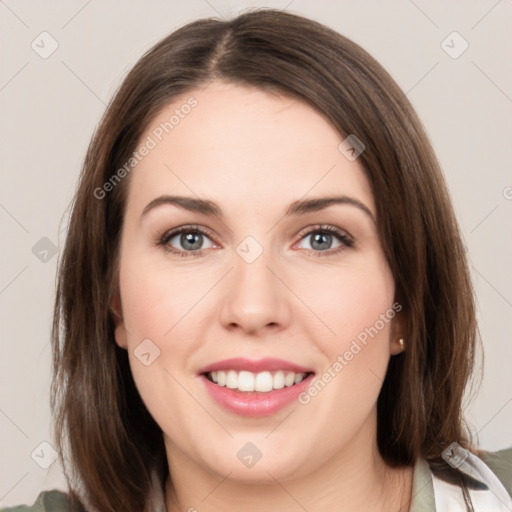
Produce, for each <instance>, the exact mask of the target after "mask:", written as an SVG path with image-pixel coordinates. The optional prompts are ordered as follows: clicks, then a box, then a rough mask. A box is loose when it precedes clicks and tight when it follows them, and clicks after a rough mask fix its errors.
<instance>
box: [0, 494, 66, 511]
mask: <svg viewBox="0 0 512 512" xmlns="http://www.w3.org/2000/svg"><path fill="white" fill-rule="evenodd" d="M68 510H69V497H68V495H67V494H66V493H64V492H62V491H57V490H52V491H43V492H41V493H40V494H39V496H38V497H37V499H36V501H35V502H34V504H33V505H32V506H30V505H18V506H16V507H7V508H2V509H0V512H68Z"/></svg>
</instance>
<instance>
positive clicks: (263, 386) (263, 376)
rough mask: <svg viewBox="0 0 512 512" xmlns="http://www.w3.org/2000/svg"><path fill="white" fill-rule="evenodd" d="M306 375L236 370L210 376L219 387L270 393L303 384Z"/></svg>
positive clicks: (211, 373)
mask: <svg viewBox="0 0 512 512" xmlns="http://www.w3.org/2000/svg"><path fill="white" fill-rule="evenodd" d="M306 375H307V374H306V373H294V372H286V373H285V372H284V371H282V370H279V371H277V372H275V373H274V374H272V373H271V372H260V373H252V372H247V371H240V372H237V371H235V370H228V371H216V372H210V373H209V376H210V378H211V380H212V381H213V382H215V383H216V384H218V385H219V386H226V387H227V388H230V389H238V391H259V392H260V393H268V392H269V391H272V390H273V389H282V388H284V387H285V386H286V387H290V386H293V385H294V384H298V383H299V382H302V380H303V379H304V378H305V377H306Z"/></svg>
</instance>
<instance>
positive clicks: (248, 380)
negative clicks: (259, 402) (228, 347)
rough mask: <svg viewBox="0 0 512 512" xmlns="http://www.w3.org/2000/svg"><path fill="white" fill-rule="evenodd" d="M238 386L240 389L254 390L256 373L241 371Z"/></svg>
mask: <svg viewBox="0 0 512 512" xmlns="http://www.w3.org/2000/svg"><path fill="white" fill-rule="evenodd" d="M237 388H238V390H239V391H254V375H253V374H252V373H251V372H240V373H239V374H238V386H237Z"/></svg>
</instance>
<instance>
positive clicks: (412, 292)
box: [51, 9, 479, 512]
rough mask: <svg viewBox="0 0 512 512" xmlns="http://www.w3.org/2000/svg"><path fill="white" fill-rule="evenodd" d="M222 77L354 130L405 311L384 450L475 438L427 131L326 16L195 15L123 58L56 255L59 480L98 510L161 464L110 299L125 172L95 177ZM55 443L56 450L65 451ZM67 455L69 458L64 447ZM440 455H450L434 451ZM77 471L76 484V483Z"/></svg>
mask: <svg viewBox="0 0 512 512" xmlns="http://www.w3.org/2000/svg"><path fill="white" fill-rule="evenodd" d="M214 79H219V80H226V81H230V82H234V83H240V84H245V85H252V86H256V87H259V88H266V89H270V90H272V91H277V92H279V93H282V94H285V95H288V96H292V97H295V98H299V99H301V100H302V101H305V102H307V103H308V104H310V105H312V106H313V107H314V108H315V109H316V110H317V111H319V112H321V113H322V114H323V115H324V116H325V117H326V118H327V119H328V120H329V121H330V122H331V123H332V124H333V126H334V127H335V128H336V129H337V130H339V133H340V141H341V140H342V138H344V137H346V136H347V135H348V134H355V135H356V137H357V138H358V139H360V140H361V141H362V142H363V143H364V145H365V151H364V152H363V153H362V154H361V155H360V156H359V159H360V162H361V163H362V165H363V166H364V168H365V170H366V173H367V177H368V179H369V181H370V183H371V187H372V190H373V194H374V197H375V201H376V207H377V220H378V228H379V234H380V237H381V242H382V245H383V248H384V251H385V255H386V257H387V260H388V262H389V265H390V268H391V271H392V274H393V276H394V279H395V283H396V293H397V296H396V298H397V300H398V301H399V302H400V304H402V306H403V308H404V312H405V315H406V318H407V325H408V335H407V338H406V343H407V345H406V351H405V352H404V353H402V354H400V355H398V356H395V357H392V358H391V361H390V364H389V367H388V372H387V376H386V378H385V381H384V383H383V386H382V391H381V393H380V396H379V399H378V431H377V439H378V446H379V449H380V452H381V454H382V456H383V458H384V459H385V460H386V461H387V463H388V464H390V465H394V466H397V465H411V464H413V463H414V462H415V461H416V459H417V458H418V457H424V458H426V459H427V460H428V461H429V462H431V463H433V464H438V465H441V466H442V465H443V464H444V461H443V459H442V457H441V453H442V451H443V450H444V449H445V448H446V447H447V446H448V445H449V444H451V443H452V442H454V441H456V442H458V443H459V444H460V445H461V446H463V447H466V448H468V449H470V450H472V451H473V452H474V453H477V454H478V453H479V451H478V450H477V449H476V448H475V447H473V446H472V441H471V440H470V439H469V434H468V431H467V429H466V426H465V424H464V420H463V414H462V401H463V395H464V392H465V388H466V385H467V383H468V382H469V377H470V375H471V371H472V369H473V359H474V349H475V341H476V339H477V338H476V334H477V328H476V321H475V308H474V299H473V291H472V287H471V282H470V276H469V272H468V266H467V263H466V256H465V250H464V246H463V243H462V241H461V236H460V233H459V228H458V226H457V222H456V219H455V216H454V213H453V209H452V206H451V202H450V199H449V195H448V192H447V189H446V185H445V182H444V179H443V176H442V173H441V171H440V168H439V165H438V163H437V161H436V158H435V155H434V153H433V150H432V149H431V146H430V143H429V141H428V138H427V136H426V134H425V132H424V130H423V128H422V125H421V123H420V121H419V120H418V118H417V116H416V114H415V112H414V110H413V108H412V107H411V105H410V103H409V101H408V99H407V97H406V96H405V94H404V93H403V92H402V91H401V90H400V88H399V87H398V86H397V85H396V83H395V82H394V81H393V79H392V78H391V77H390V76H389V74H388V73H387V72H386V71H385V70H384V69H383V68H382V67H381V66H380V65H379V64H378V63H377V62H376V61H375V60H374V59H373V58H372V57H371V56H370V55H369V54H368V53H367V52H365V51H364V50H363V49H362V48H360V47H359V46H358V45H356V44H355V43H353V42H351V41H350V40H348V39H346V38H345V37H343V36H342V35H340V34H338V33H337V32H335V31H333V30H331V29H330V28H328V27H326V26H323V25H321V24H319V23H317V22H315V21H312V20H309V19H306V18H303V17H301V16H297V15H294V14H290V13H286V12H281V11H277V10H271V9H263V10H256V11H252V12H248V13H244V14H242V15H240V16H238V17H236V18H234V19H231V20H228V21H220V20H217V19H203V20H199V21H195V22H192V23H189V24H188V25H186V26H184V27H182V28H180V29H179V30H177V31H175V32H174V33H172V34H170V35H169V36H168V37H166V38H165V39H163V40H162V41H160V42H159V43H158V44H156V45H155V46H154V47H153V48H152V49H150V50H149V51H148V52H147V53H146V54H145V55H144V56H143V57H142V58H141V59H140V60H139V61H138V62H137V63H136V65H135V66H134V67H133V69H132V70H131V71H130V72H129V74H128V75H127V77H126V79H125V80H124V82H123V83H122V85H121V87H120V88H119V90H118V92H117V94H116V95H115V97H114V98H113V100H112V101H111V103H110V105H109V106H108V108H107V111H106V112H105V114H104V116H103V119H102V120H101V123H100V125H99V127H98V129H97V131H96V133H95V134H94V137H93V139H92V141H91V144H90V146H89V148H88V151H87V154H86V157H85V161H84V164H83V169H82V172H81V176H80V182H79V186H78V189H77V192H76V196H75V200H74V203H73V205H72V215H71V219H70V225H69V234H68V236H67V241H66V245H65V248H64V251H63V254H62V259H61V261H60V262H59V276H58V286H57V296H56V302H55V311H54V324H53V334H52V339H53V354H54V358H53V371H54V380H53V383H52V401H51V405H52V410H53V413H54V417H55V433H56V439H57V444H58V447H59V452H60V453H61V454H62V453H64V452H66V451H67V452H69V461H68V463H69V464H65V467H66V468H67V469H68V471H67V474H68V479H69V480H68V481H69V483H70V489H72V493H71V495H72V496H75V494H74V493H73V491H75V490H76V492H77V493H78V494H80V493H81V494H82V495H83V496H84V497H85V498H86V500H87V501H88V502H89V503H90V504H91V505H92V506H93V507H95V508H97V509H98V510H100V511H105V512H106V511H113V512H114V511H115V512H118V511H119V510H126V511H131V510H133V511H140V510H143V509H144V508H145V506H146V504H147V501H148V497H149V493H150V489H151V474H152V472H153V471H156V472H157V474H158V476H159V479H161V481H162V485H163V482H164V481H165V479H166V478H167V476H168V471H169V470H168V465H167V461H166V459H165V448H164V443H163V436H162V432H161V429H160V428H159V426H158V425H157V424H156V423H155V421H154V420H153V418H152V417H151V415H150V414H149V413H148V411H147V409H146V407H145V406H144V404H143V402H142V400H141V398H140V396H139V394H138V392H137V390H136V388H135V385H134V381H133V379H132V375H131V371H130V367H129V363H128V357H127V352H126V351H125V350H123V349H120V348H119V347H118V346H117V344H116V343H115V341H114V320H113V312H112V311H111V310H110V304H111V300H112V297H113V294H114V293H115V291H116V290H117V265H118V250H119V241H120V233H121V227H122V222H123V214H124V204H125V198H126V187H127V186H128V184H129V176H128V177H127V178H126V179H124V180H122V181H121V182H120V183H118V184H117V185H116V186H115V187H113V189H112V191H111V192H110V193H109V194H108V196H107V197H105V198H103V199H98V198H97V194H95V191H97V190H98V189H99V188H101V187H102V186H103V185H104V183H106V182H107V181H108V180H109V179H111V177H112V175H113V174H114V172H115V171H116V170H117V169H119V168H120V167H121V166H123V164H124V163H125V162H126V161H128V160H129V158H130V156H131V155H132V153H133V152H134V150H135V148H136V145H137V144H138V142H139V141H140V138H141V135H142V134H143V132H144V130H145V129H146V128H147V126H148V123H149V122H150V121H151V120H152V119H153V118H154V116H155V115H156V114H157V113H158V112H159V111H160V110H161V109H162V108H163V107H164V106H166V105H167V104H169V103H170V102H171V101H173V99H174V98H176V97H177V96H178V95H182V94H184V93H186V92H188V91H191V90H192V89H194V88H196V87H198V86H202V85H205V84H206V83H208V82H209V81H211V80H214ZM61 456H62V455H61ZM63 462H66V461H65V460H64V461H63ZM445 465H446V464H445ZM75 479H76V483H74V482H75Z"/></svg>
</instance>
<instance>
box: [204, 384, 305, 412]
mask: <svg viewBox="0 0 512 512" xmlns="http://www.w3.org/2000/svg"><path fill="white" fill-rule="evenodd" d="M200 377H201V380H202V381H203V382H204V385H205V386H206V389H207V390H208V392H209V393H210V396H211V397H212V398H213V399H214V400H215V401H216V402H217V403H218V404H219V405H220V406H222V407H223V408H224V409H226V410H228V411H229V412H232V413H235V414H238V415H241V416H253V417H257V416H271V415H272V414H275V413H277V412H278V411H280V410H281V409H284V408H285V407H286V406H288V405H290V404H291V403H292V402H293V401H295V400H297V397H298V395H299V394H300V393H302V392H303V391H305V390H306V389H307V387H308V386H309V385H310V383H311V379H312V377H313V374H309V375H308V376H307V377H306V378H305V379H304V380H302V381H301V382H299V383H298V384H294V385H293V386H288V387H284V388H282V389H274V390H272V391H269V392H268V393H261V392H258V391H238V390H237V389H230V388H227V387H226V386H219V385H218V384H215V383H214V382H211V381H210V380H208V379H207V378H206V376H205V375H201V376H200Z"/></svg>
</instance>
